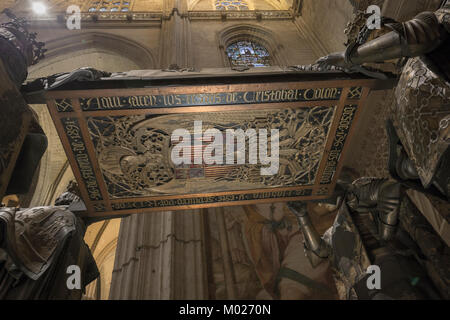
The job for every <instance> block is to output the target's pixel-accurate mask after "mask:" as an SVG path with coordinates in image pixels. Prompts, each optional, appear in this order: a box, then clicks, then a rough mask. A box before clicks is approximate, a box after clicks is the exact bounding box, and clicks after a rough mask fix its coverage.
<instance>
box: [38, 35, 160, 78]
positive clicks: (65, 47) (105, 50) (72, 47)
mask: <svg viewBox="0 0 450 320" xmlns="http://www.w3.org/2000/svg"><path fill="white" fill-rule="evenodd" d="M45 47H46V49H47V50H48V51H47V52H46V54H45V59H43V60H42V61H41V62H40V63H39V64H37V65H35V66H33V67H32V68H30V74H33V73H35V72H36V71H37V70H40V69H43V68H46V67H48V66H49V65H50V64H52V63H55V61H58V59H65V58H66V57H67V56H68V55H70V56H78V55H83V54H86V53H89V52H93V51H95V52H98V53H102V54H113V55H117V56H118V57H126V59H127V60H130V61H133V62H134V64H135V65H136V67H137V68H138V69H152V68H154V67H155V66H156V59H155V56H154V55H153V54H152V52H151V51H150V49H148V48H145V47H143V46H142V45H140V44H139V43H137V42H135V41H133V40H130V39H128V38H125V37H121V36H117V35H113V34H110V33H100V32H83V33H79V34H76V35H73V36H68V37H61V38H57V39H52V40H49V41H47V42H46V46H45ZM106 71H116V70H106ZM117 71H119V70H117ZM120 71H123V70H120Z"/></svg>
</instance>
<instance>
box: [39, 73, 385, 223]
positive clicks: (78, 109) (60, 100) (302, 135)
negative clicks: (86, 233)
mask: <svg viewBox="0 0 450 320" xmlns="http://www.w3.org/2000/svg"><path fill="white" fill-rule="evenodd" d="M187 82H189V81H187ZM229 82H230V83H229V84H220V83H219V84H218V83H214V82H212V81H208V80H204V81H203V83H202V79H198V78H197V79H195V81H193V83H192V84H189V83H183V84H178V85H170V86H169V85H152V86H149V87H144V85H143V87H141V88H133V89H130V88H115V89H104V88H105V83H104V82H103V83H102V84H101V86H99V88H101V89H96V88H94V89H92V90H66V91H64V88H62V89H59V90H55V91H50V92H48V93H47V101H48V106H49V110H50V113H51V115H52V118H53V120H54V122H55V125H56V128H57V130H58V133H59V135H60V137H61V140H62V142H63V145H64V148H65V151H66V153H67V156H68V158H69V162H70V164H71V166H72V169H73V172H74V174H75V177H76V178H77V181H78V183H79V185H80V190H81V193H82V197H83V200H84V201H85V202H86V205H87V208H88V210H87V212H86V215H89V216H109V215H114V214H128V213H137V212H147V211H157V210H178V209H191V208H202V207H213V206H216V207H217V206H224V205H242V204H250V203H257V202H274V201H288V200H302V199H303V200H311V199H325V198H327V197H330V196H331V194H332V193H333V190H334V187H335V184H336V180H337V177H338V175H339V171H340V169H341V167H342V164H343V156H344V154H345V150H346V148H347V146H348V144H349V141H350V139H349V138H350V136H351V135H352V132H353V130H354V124H355V122H356V121H357V118H358V114H359V113H360V110H361V109H362V107H363V100H364V99H365V98H366V97H367V94H368V93H369V91H370V88H372V87H374V86H375V85H376V84H377V81H376V80H369V79H357V80H354V79H339V80H333V79H320V80H316V81H313V80H309V81H302V79H301V77H299V79H298V80H296V81H292V79H287V80H286V81H283V80H280V78H277V80H276V81H273V82H270V81H266V82H264V83H262V82H261V81H260V80H259V79H258V80H257V81H252V80H249V79H248V78H238V79H236V78H234V79H233V81H231V80H230V81H229ZM109 83H111V84H112V82H108V84H109ZM199 121H201V124H202V132H205V131H206V130H208V129H213V128H214V129H218V130H220V131H221V132H226V130H227V129H230V130H239V129H242V130H243V132H245V131H246V130H249V129H255V130H256V131H258V130H261V129H266V130H267V132H269V137H268V138H269V141H270V130H271V129H278V130H279V131H278V132H279V141H280V146H279V167H278V171H277V173H276V174H274V175H262V174H261V172H260V169H261V168H262V167H263V166H264V165H263V164H261V163H257V164H251V163H248V161H247V162H245V163H238V162H237V161H235V162H233V163H229V162H228V163H227V164H207V163H205V162H204V161H203V162H200V163H198V162H195V163H194V164H182V165H176V164H174V162H173V161H172V158H171V154H172V151H173V149H174V147H175V146H176V142H174V141H172V140H171V135H172V132H174V130H176V129H179V128H183V129H186V130H188V131H189V132H190V133H194V132H195V123H198V122H199ZM197 138H198V137H197ZM197 138H196V136H195V135H194V134H192V141H195V139H197ZM224 139H225V135H224ZM211 142H212V141H211V140H207V139H206V140H205V139H204V137H203V138H201V141H200V142H198V144H197V145H195V144H193V147H192V153H194V152H195V146H197V147H198V148H201V150H204V149H205V148H207V146H208V145H209V144H210V143H211ZM248 142H249V137H248V136H247V137H246V139H245V150H247V151H246V152H247V153H248V152H250V151H249V150H250V145H249V143H248ZM224 148H225V146H224ZM269 150H270V148H269ZM227 152H229V151H228V150H225V149H224V153H223V154H222V155H221V156H222V157H223V159H224V160H225V158H226V153H227ZM232 152H233V153H234V152H237V151H236V150H234V151H232ZM269 152H270V151H269ZM233 157H234V155H233ZM234 159H235V160H236V159H237V157H234ZM246 159H248V154H246Z"/></svg>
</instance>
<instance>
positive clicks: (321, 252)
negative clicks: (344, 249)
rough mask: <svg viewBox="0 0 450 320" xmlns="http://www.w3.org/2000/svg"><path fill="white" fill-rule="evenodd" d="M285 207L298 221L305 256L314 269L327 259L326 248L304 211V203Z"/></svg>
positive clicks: (291, 203) (306, 212)
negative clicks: (303, 239) (303, 241)
mask: <svg viewBox="0 0 450 320" xmlns="http://www.w3.org/2000/svg"><path fill="white" fill-rule="evenodd" d="M287 206H288V208H289V209H290V210H291V212H292V213H293V214H294V215H295V216H296V218H297V220H298V224H299V226H300V228H301V230H302V233H303V237H304V238H305V252H306V255H307V257H308V259H309V261H310V263H311V265H312V266H313V267H316V266H318V265H319V264H320V263H322V262H323V261H324V260H325V259H327V258H328V246H327V244H326V243H325V241H324V240H323V239H322V238H321V237H320V235H319V233H318V232H317V230H316V229H315V228H314V226H313V224H312V222H311V219H310V218H309V215H308V211H307V210H306V203H303V202H288V203H287Z"/></svg>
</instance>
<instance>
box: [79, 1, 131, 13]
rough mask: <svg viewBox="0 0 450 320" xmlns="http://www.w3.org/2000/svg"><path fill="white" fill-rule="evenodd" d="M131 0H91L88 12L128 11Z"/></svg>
mask: <svg viewBox="0 0 450 320" xmlns="http://www.w3.org/2000/svg"><path fill="white" fill-rule="evenodd" d="M131 1H132V0H92V1H91V2H90V3H89V6H88V11H89V12H128V11H130V9H131Z"/></svg>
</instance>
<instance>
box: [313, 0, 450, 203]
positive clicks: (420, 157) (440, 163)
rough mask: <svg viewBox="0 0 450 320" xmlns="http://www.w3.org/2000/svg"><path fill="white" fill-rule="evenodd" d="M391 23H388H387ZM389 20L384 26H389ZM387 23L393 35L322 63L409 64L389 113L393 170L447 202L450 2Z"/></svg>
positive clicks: (347, 66) (449, 186)
mask: <svg viewBox="0 0 450 320" xmlns="http://www.w3.org/2000/svg"><path fill="white" fill-rule="evenodd" d="M385 20H387V19H385ZM385 20H384V21H385ZM389 21H390V22H391V23H386V24H385V26H384V27H385V28H386V29H387V30H391V31H389V32H388V33H385V34H384V35H382V36H380V37H378V38H375V39H373V40H371V41H368V42H364V38H368V37H367V35H366V36H365V37H364V36H362V35H360V39H359V40H358V41H355V42H352V43H350V44H349V45H348V47H347V50H346V51H345V52H338V53H333V54H330V55H328V56H326V57H323V58H321V59H319V60H318V61H317V64H318V65H319V66H321V67H322V68H330V67H331V66H333V67H338V68H342V69H344V70H351V69H355V67H359V68H361V66H362V65H363V64H367V63H378V62H383V61H387V60H391V59H400V58H402V59H404V60H405V61H406V64H405V66H404V67H403V71H402V73H401V76H400V79H399V83H398V86H397V88H396V89H395V99H394V102H393V104H392V106H391V108H390V112H389V113H390V120H389V121H388V125H387V131H388V135H389V137H390V160H389V169H390V172H391V175H392V176H393V178H395V179H397V180H398V181H401V182H402V183H404V184H407V185H408V186H409V187H411V188H415V189H416V190H419V191H422V192H427V193H430V194H433V195H435V196H438V197H441V198H442V199H446V200H448V199H449V196H450V170H449V169H448V168H450V148H449V144H450V104H449V102H450V60H449V59H448V57H449V56H450V1H448V0H447V1H446V2H445V3H444V4H443V6H442V7H441V8H440V9H439V10H437V11H436V12H434V13H433V12H422V13H420V14H419V15H417V16H416V17H415V18H414V19H412V20H410V21H407V22H403V23H398V22H392V21H391V20H389Z"/></svg>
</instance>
